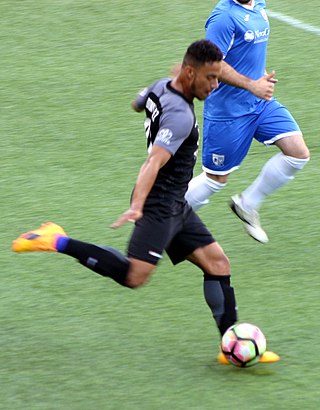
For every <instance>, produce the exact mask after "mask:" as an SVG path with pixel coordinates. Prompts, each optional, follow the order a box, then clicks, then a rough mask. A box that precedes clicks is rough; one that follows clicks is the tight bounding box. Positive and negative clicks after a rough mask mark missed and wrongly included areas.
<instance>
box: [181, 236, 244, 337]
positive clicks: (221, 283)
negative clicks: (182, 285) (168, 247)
mask: <svg viewBox="0 0 320 410" xmlns="http://www.w3.org/2000/svg"><path fill="white" fill-rule="evenodd" d="M187 260H189V261H190V262H192V263H193V264H195V265H197V266H198V267H199V268H200V269H201V270H202V271H203V272H204V275H203V279H204V280H203V292H204V297H205V300H206V302H207V304H208V306H209V308H210V310H211V312H212V315H213V317H214V319H215V321H216V324H217V326H218V329H219V331H220V334H221V336H222V335H223V334H224V332H225V331H226V330H227V329H228V328H229V327H230V326H232V325H233V324H234V323H235V322H236V320H237V307H236V299H235V293H234V290H233V288H232V286H231V281H230V276H231V275H230V264H229V259H228V258H227V256H226V255H225V253H224V252H223V249H222V248H221V246H220V245H219V244H218V243H217V242H213V243H211V244H209V245H206V246H203V247H200V248H197V249H196V250H194V251H193V252H192V254H190V255H189V256H188V257H187Z"/></svg>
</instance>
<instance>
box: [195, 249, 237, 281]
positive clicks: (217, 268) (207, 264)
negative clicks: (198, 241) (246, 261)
mask: <svg viewBox="0 0 320 410" xmlns="http://www.w3.org/2000/svg"><path fill="white" fill-rule="evenodd" d="M187 259H188V261H190V262H192V263H193V264H195V265H197V266H199V268H201V269H202V270H203V272H205V273H208V274H209V275H215V276H224V275H230V263H229V259H228V257H227V256H226V254H225V253H224V251H223V249H222V247H221V246H220V245H219V244H218V242H214V243H211V244H209V245H207V246H203V247H201V248H198V249H196V250H195V251H194V252H192V254H190V255H189V256H188V257H187Z"/></svg>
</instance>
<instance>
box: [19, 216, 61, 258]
mask: <svg viewBox="0 0 320 410" xmlns="http://www.w3.org/2000/svg"><path fill="white" fill-rule="evenodd" d="M58 236H67V234H66V233H65V231H64V230H63V229H62V228H61V226H59V225H57V224H55V223H53V222H47V223H45V224H42V225H41V227H40V228H39V229H35V230H34V231H29V232H26V233H23V234H21V235H20V236H19V237H18V238H17V239H16V240H14V241H13V242H12V250H13V251H14V252H36V251H49V252H56V251H57V249H56V240H57V237H58Z"/></svg>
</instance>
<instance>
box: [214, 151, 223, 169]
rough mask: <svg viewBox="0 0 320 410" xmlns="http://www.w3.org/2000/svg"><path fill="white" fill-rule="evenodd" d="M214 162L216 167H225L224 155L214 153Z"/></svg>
mask: <svg viewBox="0 0 320 410" xmlns="http://www.w3.org/2000/svg"><path fill="white" fill-rule="evenodd" d="M212 162H213V164H214V165H215V166H216V167H223V166H224V155H218V154H212Z"/></svg>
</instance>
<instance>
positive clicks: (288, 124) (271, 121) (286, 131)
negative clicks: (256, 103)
mask: <svg viewBox="0 0 320 410" xmlns="http://www.w3.org/2000/svg"><path fill="white" fill-rule="evenodd" d="M290 136H302V132H301V130H300V128H299V125H298V124H297V122H296V120H295V119H294V118H293V116H292V115H291V113H290V112H289V110H288V109H287V108H286V107H285V106H284V105H282V104H280V103H279V101H277V100H271V101H269V102H268V103H267V104H265V106H264V109H263V111H262V112H261V114H260V116H259V121H258V127H257V130H256V133H255V139H256V140H257V141H259V142H261V143H263V144H265V145H271V144H274V143H275V142H276V141H278V140H280V139H282V138H285V137H290Z"/></svg>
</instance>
